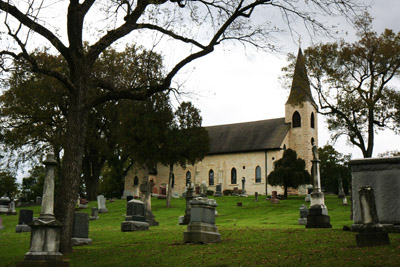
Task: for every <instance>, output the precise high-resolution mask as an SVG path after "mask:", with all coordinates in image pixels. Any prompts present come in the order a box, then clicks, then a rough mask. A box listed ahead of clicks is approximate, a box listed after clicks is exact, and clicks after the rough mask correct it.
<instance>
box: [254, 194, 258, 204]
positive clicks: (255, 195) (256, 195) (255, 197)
mask: <svg viewBox="0 0 400 267" xmlns="http://www.w3.org/2000/svg"><path fill="white" fill-rule="evenodd" d="M254 202H258V192H255V193H254Z"/></svg>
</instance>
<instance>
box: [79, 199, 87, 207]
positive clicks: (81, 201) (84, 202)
mask: <svg viewBox="0 0 400 267" xmlns="http://www.w3.org/2000/svg"><path fill="white" fill-rule="evenodd" d="M88 203H89V200H87V199H85V198H79V208H80V209H86V208H87V204H88Z"/></svg>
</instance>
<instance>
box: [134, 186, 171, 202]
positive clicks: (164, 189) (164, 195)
mask: <svg viewBox="0 0 400 267" xmlns="http://www.w3.org/2000/svg"><path fill="white" fill-rule="evenodd" d="M140 191H142V192H143V190H142V188H140ZM157 198H158V199H166V198H167V187H166V186H160V190H159V194H158V196H157Z"/></svg>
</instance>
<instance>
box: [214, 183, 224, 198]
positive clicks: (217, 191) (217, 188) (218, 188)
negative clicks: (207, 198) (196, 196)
mask: <svg viewBox="0 0 400 267" xmlns="http://www.w3.org/2000/svg"><path fill="white" fill-rule="evenodd" d="M214 196H215V197H222V196H223V194H222V184H217V185H216V186H215V193H214Z"/></svg>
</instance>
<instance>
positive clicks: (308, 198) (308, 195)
mask: <svg viewBox="0 0 400 267" xmlns="http://www.w3.org/2000/svg"><path fill="white" fill-rule="evenodd" d="M312 190H313V187H312V185H308V186H307V195H306V197H305V199H304V201H305V202H310V201H311V193H312Z"/></svg>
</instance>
